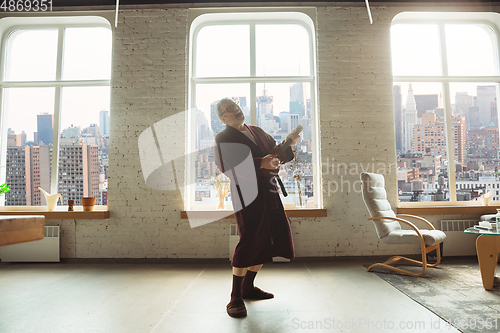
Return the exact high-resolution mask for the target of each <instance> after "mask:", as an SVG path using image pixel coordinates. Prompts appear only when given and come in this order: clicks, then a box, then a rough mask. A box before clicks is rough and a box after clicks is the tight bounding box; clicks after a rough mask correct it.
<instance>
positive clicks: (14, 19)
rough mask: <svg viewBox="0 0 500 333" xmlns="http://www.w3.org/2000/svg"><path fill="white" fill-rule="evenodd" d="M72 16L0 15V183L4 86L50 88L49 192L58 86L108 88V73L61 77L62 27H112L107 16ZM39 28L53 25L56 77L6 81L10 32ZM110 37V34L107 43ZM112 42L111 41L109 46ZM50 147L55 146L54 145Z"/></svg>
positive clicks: (54, 173) (55, 162) (55, 165)
mask: <svg viewBox="0 0 500 333" xmlns="http://www.w3.org/2000/svg"><path fill="white" fill-rule="evenodd" d="M75 15H76V16H64V15H57V14H56V15H53V16H46V17H29V16H26V15H19V16H8V17H0V36H1V43H0V54H1V58H0V183H4V182H5V179H6V167H7V161H6V157H7V129H8V126H6V124H5V119H6V115H5V112H3V106H4V104H3V101H4V88H42V87H49V88H54V89H55V92H54V114H53V117H54V125H53V141H52V157H53V158H52V162H51V163H52V164H51V181H50V193H57V191H58V190H57V187H58V170H59V153H60V152H59V148H60V147H59V139H60V134H61V128H60V122H61V114H60V110H61V107H62V98H61V90H62V88H68V87H99V86H101V87H102V86H107V87H110V88H111V74H112V68H111V71H110V77H109V79H99V80H63V79H62V68H63V63H62V62H63V46H64V31H65V29H66V28H106V29H109V30H110V32H111V34H113V30H112V28H111V24H110V18H107V17H105V15H102V16H96V15H92V16H89V15H82V14H76V13H75ZM41 29H57V33H58V42H57V60H56V77H55V79H54V80H39V81H7V80H4V78H5V75H6V68H5V66H6V54H7V52H8V50H7V44H8V40H9V38H10V37H11V34H12V33H13V32H15V31H17V30H41ZM112 41H113V39H112V38H111V43H112ZM112 48H113V45H111V49H112ZM54 147H57V149H56V148H54ZM0 205H2V210H9V209H15V207H23V208H25V209H27V210H34V209H38V208H39V206H3V205H4V202H3V201H2V202H1V203H0Z"/></svg>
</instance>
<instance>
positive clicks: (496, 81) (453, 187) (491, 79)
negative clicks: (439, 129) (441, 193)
mask: <svg viewBox="0 0 500 333" xmlns="http://www.w3.org/2000/svg"><path fill="white" fill-rule="evenodd" d="M398 24H436V25H437V26H438V34H439V35H438V38H439V42H440V50H439V52H440V56H441V59H440V60H441V66H442V75H440V76H416V75H414V76H411V75H399V76H398V75H393V85H394V84H395V83H397V82H428V83H441V86H442V93H443V96H442V98H443V108H444V112H445V125H446V153H447V159H448V161H454V160H455V144H454V142H453V137H454V134H453V120H452V108H451V96H450V84H453V83H478V84H479V83H491V84H492V85H495V87H496V95H497V96H500V28H499V27H500V14H498V13H466V12H464V13H446V12H444V13H417V12H415V13H411V12H404V13H400V14H398V15H396V16H395V17H394V19H393V20H392V22H391V28H392V27H393V26H395V25H398ZM446 24H482V25H486V26H488V27H490V28H491V29H492V31H493V34H494V39H493V42H494V43H495V44H496V45H493V47H494V52H495V54H494V58H495V59H496V71H497V75H491V76H472V75H465V76H459V75H448V62H447V52H446V39H445V38H443V37H445V25H446ZM499 132H500V129H499ZM497 158H498V156H497ZM447 170H448V175H449V176H448V190H449V195H450V200H449V201H430V202H400V201H399V199H398V206H399V207H418V206H420V207H422V206H475V205H477V203H476V202H474V201H457V181H456V176H455V174H456V173H455V171H456V169H455V163H449V162H448V167H447ZM489 204H490V205H499V204H500V201H490V203H489Z"/></svg>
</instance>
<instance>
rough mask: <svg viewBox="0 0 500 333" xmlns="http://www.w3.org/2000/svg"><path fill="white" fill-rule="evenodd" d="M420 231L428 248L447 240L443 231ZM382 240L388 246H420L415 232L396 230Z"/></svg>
mask: <svg viewBox="0 0 500 333" xmlns="http://www.w3.org/2000/svg"><path fill="white" fill-rule="evenodd" d="M419 231H420V233H421V234H422V236H423V237H424V242H425V245H427V246H433V245H436V244H439V243H441V242H442V241H443V240H444V239H445V238H446V234H445V233H444V232H442V231H441V230H425V229H419ZM380 240H381V241H383V242H384V243H388V244H420V241H419V239H418V236H417V233H416V232H415V230H394V231H392V232H391V233H390V234H389V235H387V236H385V237H383V238H380Z"/></svg>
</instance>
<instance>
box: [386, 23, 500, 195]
mask: <svg viewBox="0 0 500 333" xmlns="http://www.w3.org/2000/svg"><path fill="white" fill-rule="evenodd" d="M499 23H500V15H498V14H496V13H401V14H399V15H397V16H396V17H395V18H394V20H393V22H392V27H391V48H392V69H393V75H394V111H395V123H396V148H397V152H398V161H399V160H402V159H404V157H405V155H407V154H420V155H421V157H422V165H421V166H420V167H421V168H424V169H427V170H428V169H429V168H430V169H431V170H430V172H427V173H425V177H424V175H423V173H420V179H421V180H422V181H424V182H428V183H431V184H438V188H439V187H441V189H442V190H443V189H444V191H441V190H438V191H432V192H429V193H424V194H426V195H425V196H422V198H427V199H426V200H430V201H437V202H450V203H454V202H458V201H471V200H474V199H476V198H477V197H478V196H481V195H486V193H485V192H486V189H477V190H474V189H476V188H478V187H479V185H480V184H481V182H484V181H486V180H491V181H493V182H495V181H496V182H498V181H499V180H498V178H495V177H496V176H495V174H496V172H495V168H496V167H498V164H499V159H498V157H499V153H500V151H499V136H498V130H499V127H498V126H499V122H498V112H497V98H498V96H499V86H498V82H500V66H499V44H498V37H499V34H498V26H499ZM424 130H425V131H429V132H432V133H434V134H433V136H434V138H433V139H436V140H433V139H430V138H426V137H418V136H417V135H415V133H418V132H419V131H424ZM407 168H408V167H407ZM417 174H418V173H417ZM457 185H459V186H457ZM398 186H399V192H400V193H402V194H401V195H407V194H408V193H407V192H409V191H411V184H408V183H404V182H399V185H398ZM446 189H449V190H446ZM457 189H458V191H457Z"/></svg>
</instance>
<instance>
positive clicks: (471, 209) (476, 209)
mask: <svg viewBox="0 0 500 333" xmlns="http://www.w3.org/2000/svg"><path fill="white" fill-rule="evenodd" d="M497 209H500V206H479V205H478V206H471V205H467V206H458V205H457V206H451V205H449V206H414V207H409V206H406V207H398V208H397V211H398V214H412V215H461V214H470V215H483V214H495V213H496V212H497Z"/></svg>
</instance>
